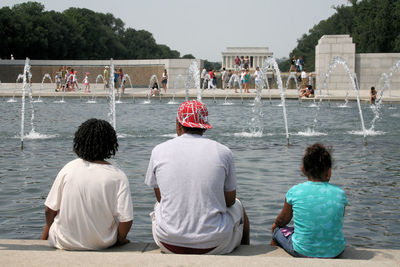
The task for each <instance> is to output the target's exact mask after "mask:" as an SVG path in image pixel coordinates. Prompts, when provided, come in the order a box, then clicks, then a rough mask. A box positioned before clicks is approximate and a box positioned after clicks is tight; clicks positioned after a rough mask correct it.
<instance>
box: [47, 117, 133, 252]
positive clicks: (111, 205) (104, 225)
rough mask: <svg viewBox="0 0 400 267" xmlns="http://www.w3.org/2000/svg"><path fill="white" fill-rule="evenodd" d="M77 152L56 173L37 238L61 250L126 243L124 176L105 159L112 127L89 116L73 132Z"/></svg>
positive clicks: (110, 151)
mask: <svg viewBox="0 0 400 267" xmlns="http://www.w3.org/2000/svg"><path fill="white" fill-rule="evenodd" d="M73 147H74V152H75V153H76V154H77V156H78V157H79V158H78V159H75V160H73V161H71V162H69V163H68V164H66V165H65V166H64V167H63V168H62V169H61V171H60V172H59V173H58V175H57V177H56V179H55V181H54V183H53V186H52V187H51V190H50V192H49V194H48V196H47V198H46V201H45V206H46V209H45V215H46V225H45V227H44V230H43V234H42V240H47V239H49V241H50V245H52V246H53V247H56V248H59V249H66V250H100V249H104V248H107V247H110V246H113V245H124V244H126V243H128V242H129V240H128V239H126V236H127V234H128V232H129V230H130V228H131V226H132V222H133V208H132V200H131V192H130V188H129V182H128V178H127V177H126V175H125V173H124V172H123V171H121V170H120V169H119V168H117V167H115V166H113V165H111V164H110V163H109V162H107V161H105V159H108V158H110V157H111V156H114V155H115V153H116V151H117V150H118V141H117V135H116V132H115V130H114V128H113V127H112V126H111V125H110V124H109V123H108V122H106V121H104V120H98V119H89V120H87V121H86V122H84V123H83V124H82V125H81V126H79V128H78V130H77V132H76V133H75V137H74V146H73Z"/></svg>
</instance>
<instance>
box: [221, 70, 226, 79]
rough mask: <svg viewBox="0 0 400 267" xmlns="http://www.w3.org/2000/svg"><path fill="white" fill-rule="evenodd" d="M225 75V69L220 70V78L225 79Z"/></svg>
mask: <svg viewBox="0 0 400 267" xmlns="http://www.w3.org/2000/svg"><path fill="white" fill-rule="evenodd" d="M225 77H226V71H225V70H224V71H222V72H221V79H222V80H225Z"/></svg>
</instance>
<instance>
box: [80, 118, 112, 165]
mask: <svg viewBox="0 0 400 267" xmlns="http://www.w3.org/2000/svg"><path fill="white" fill-rule="evenodd" d="M117 151H118V140H117V133H116V132H115V130H114V128H113V127H112V126H111V125H110V123H108V122H107V121H105V120H98V119H89V120H87V121H85V122H84V123H82V124H81V125H80V126H79V128H78V130H77V131H76V132H75V137H74V152H75V153H76V155H77V156H78V157H80V158H81V159H84V160H87V161H95V160H104V159H108V158H110V157H111V156H114V155H115V153H116V152H117Z"/></svg>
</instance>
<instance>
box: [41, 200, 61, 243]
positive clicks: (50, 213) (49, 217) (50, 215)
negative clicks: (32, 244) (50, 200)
mask: <svg viewBox="0 0 400 267" xmlns="http://www.w3.org/2000/svg"><path fill="white" fill-rule="evenodd" d="M57 213H58V211H55V210H52V209H50V208H48V207H46V209H45V211H44V214H45V215H46V225H45V226H44V229H43V233H42V237H41V239H42V240H47V239H48V238H49V230H50V227H51V225H52V224H53V222H54V218H55V217H56V216H57Z"/></svg>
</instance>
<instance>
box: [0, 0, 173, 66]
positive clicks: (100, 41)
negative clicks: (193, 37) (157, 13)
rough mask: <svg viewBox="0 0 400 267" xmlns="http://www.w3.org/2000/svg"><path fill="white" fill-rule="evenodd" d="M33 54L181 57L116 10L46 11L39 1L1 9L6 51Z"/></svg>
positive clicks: (0, 33) (0, 45) (1, 47)
mask: <svg viewBox="0 0 400 267" xmlns="http://www.w3.org/2000/svg"><path fill="white" fill-rule="evenodd" d="M10 54H14V56H15V57H17V58H25V57H30V58H32V59H109V58H115V59H154V58H179V57H180V53H179V52H178V51H176V50H171V49H170V48H169V47H168V46H167V45H162V44H157V43H156V41H155V40H154V38H153V35H152V34H151V33H150V32H147V31H145V30H139V31H136V30H135V29H132V28H125V25H124V23H123V21H122V20H121V19H118V18H115V17H114V16H113V15H112V14H110V13H107V14H103V13H97V12H94V11H92V10H89V9H86V8H69V9H67V10H65V11H64V12H62V13H59V12H55V11H45V10H44V6H43V5H42V4H40V3H36V2H26V3H22V4H17V5H14V6H13V7H12V8H9V7H3V8H1V9H0V55H1V58H9V56H10Z"/></svg>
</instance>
